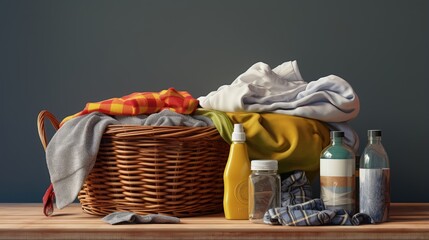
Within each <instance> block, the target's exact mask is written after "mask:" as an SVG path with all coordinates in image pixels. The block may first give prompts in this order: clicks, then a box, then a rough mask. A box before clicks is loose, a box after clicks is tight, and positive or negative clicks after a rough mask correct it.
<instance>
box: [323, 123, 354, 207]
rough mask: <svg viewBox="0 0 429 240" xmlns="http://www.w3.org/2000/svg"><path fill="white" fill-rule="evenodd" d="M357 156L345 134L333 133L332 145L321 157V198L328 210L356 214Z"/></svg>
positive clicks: (340, 132)
mask: <svg viewBox="0 0 429 240" xmlns="http://www.w3.org/2000/svg"><path fill="white" fill-rule="evenodd" d="M355 164H356V163H355V154H354V152H353V150H352V149H351V148H350V147H348V146H347V145H346V144H344V132H342V131H331V144H330V145H329V146H327V147H326V148H325V149H324V150H323V151H322V153H321V155H320V198H321V199H322V200H323V202H324V204H325V206H326V208H328V209H332V210H334V209H344V210H346V211H347V212H348V213H349V214H350V215H352V214H354V212H355V180H356V179H355Z"/></svg>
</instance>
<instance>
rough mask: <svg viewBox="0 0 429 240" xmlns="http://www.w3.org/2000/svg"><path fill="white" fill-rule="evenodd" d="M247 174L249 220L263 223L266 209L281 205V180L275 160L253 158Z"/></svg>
mask: <svg viewBox="0 0 429 240" xmlns="http://www.w3.org/2000/svg"><path fill="white" fill-rule="evenodd" d="M250 166H251V170H252V173H251V174H250V175H249V220H250V221H251V222H253V223H263V218H264V214H265V213H266V212H267V211H268V209H271V208H276V207H280V206H281V195H280V191H281V188H280V187H281V185H280V184H281V182H280V176H279V174H277V169H278V162H277V160H253V161H252V162H251V165H250Z"/></svg>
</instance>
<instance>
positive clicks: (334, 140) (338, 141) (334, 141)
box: [331, 137, 343, 145]
mask: <svg viewBox="0 0 429 240" xmlns="http://www.w3.org/2000/svg"><path fill="white" fill-rule="evenodd" d="M331 143H332V145H341V144H343V137H333V138H332V140H331Z"/></svg>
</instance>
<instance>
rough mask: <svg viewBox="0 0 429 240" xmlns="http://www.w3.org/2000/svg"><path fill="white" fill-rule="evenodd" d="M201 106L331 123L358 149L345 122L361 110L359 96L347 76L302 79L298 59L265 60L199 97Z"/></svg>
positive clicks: (331, 126)
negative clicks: (272, 62) (275, 63)
mask: <svg viewBox="0 0 429 240" xmlns="http://www.w3.org/2000/svg"><path fill="white" fill-rule="evenodd" d="M198 100H199V102H200V105H201V107H203V108H205V109H213V110H218V111H224V112H274V113H280V114H288V115H294V116H300V117H306V118H312V119H317V120H320V121H323V122H326V123H328V125H329V127H330V128H331V130H341V131H344V132H345V141H346V144H348V145H349V146H351V147H353V148H354V149H355V151H357V149H358V147H359V139H358V135H357V134H356V132H355V131H354V130H353V129H352V128H351V127H350V126H349V125H348V124H347V123H346V122H347V121H349V120H351V119H353V118H355V117H356V116H357V115H358V113H359V108H360V104H359V98H358V96H357V94H356V93H355V92H354V90H353V88H352V87H351V85H350V84H349V83H348V82H347V81H345V80H344V79H342V78H340V77H338V76H335V75H329V76H326V77H322V78H320V79H318V80H316V81H311V82H306V81H304V80H303V79H302V76H301V73H300V72H299V68H298V64H297V62H296V61H289V62H284V63H283V64H281V65H279V66H277V67H276V68H274V69H271V67H270V66H269V65H267V64H265V63H263V62H258V63H256V64H254V65H253V66H251V67H250V68H249V69H248V70H247V71H246V72H244V73H242V74H241V75H240V76H238V77H237V78H236V79H235V80H234V81H233V82H232V83H231V84H230V85H223V86H221V87H219V89H218V90H216V91H212V92H210V93H209V94H208V95H207V96H201V97H199V98H198Z"/></svg>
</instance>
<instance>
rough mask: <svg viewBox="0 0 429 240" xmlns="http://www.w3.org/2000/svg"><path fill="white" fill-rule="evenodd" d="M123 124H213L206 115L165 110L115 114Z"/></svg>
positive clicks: (198, 125)
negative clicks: (147, 113)
mask: <svg viewBox="0 0 429 240" xmlns="http://www.w3.org/2000/svg"><path fill="white" fill-rule="evenodd" d="M115 118H116V119H117V120H118V121H119V122H120V123H121V124H129V125H145V126H186V127H208V126H213V122H212V120H211V119H210V118H208V117H205V116H199V115H195V116H190V115H183V114H180V113H176V112H173V111H171V110H168V109H166V110H163V111H161V112H159V113H154V114H151V115H138V116H115Z"/></svg>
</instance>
